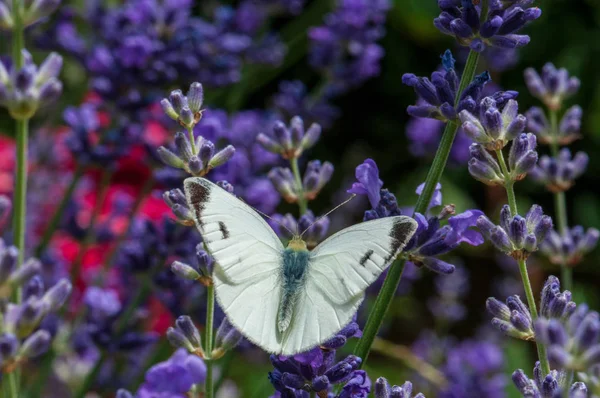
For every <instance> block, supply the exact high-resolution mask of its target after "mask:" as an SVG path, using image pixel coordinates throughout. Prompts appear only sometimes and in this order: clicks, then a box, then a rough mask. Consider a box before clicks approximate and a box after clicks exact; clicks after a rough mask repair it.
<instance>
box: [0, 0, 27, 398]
mask: <svg viewBox="0 0 600 398" xmlns="http://www.w3.org/2000/svg"><path fill="white" fill-rule="evenodd" d="M22 9H23V1H20V0H12V18H13V22H14V25H13V28H12V31H11V34H12V55H13V63H14V66H15V68H16V69H21V68H22V67H23V55H22V54H21V53H22V51H23V48H25V38H24V26H23V20H22V18H21V16H22V13H21V12H22ZM15 127H16V128H15V130H16V131H15V135H16V140H17V175H16V181H15V191H14V196H13V206H14V211H13V239H14V245H15V246H16V247H17V249H19V255H18V258H17V267H20V266H21V264H23V259H24V258H25V227H26V225H25V216H26V214H27V202H26V201H27V140H28V135H29V120H28V119H20V120H16V121H15ZM13 299H14V300H15V302H17V303H18V302H20V301H21V288H18V289H16V291H15V293H14V294H13ZM19 379H20V377H19V371H18V369H17V370H15V371H13V372H11V373H9V374H7V375H6V376H5V377H4V378H3V379H2V386H3V391H4V394H3V395H4V397H5V398H13V397H14V398H16V397H18V396H19V390H20V388H19V387H20V386H19V384H20V383H19Z"/></svg>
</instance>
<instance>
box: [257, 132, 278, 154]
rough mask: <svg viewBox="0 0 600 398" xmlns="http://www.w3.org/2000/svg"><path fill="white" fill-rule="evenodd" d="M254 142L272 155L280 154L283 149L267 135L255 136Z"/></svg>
mask: <svg viewBox="0 0 600 398" xmlns="http://www.w3.org/2000/svg"><path fill="white" fill-rule="evenodd" d="M256 141H257V142H258V143H259V144H260V145H261V146H262V147H263V148H265V149H266V150H267V151H269V152H272V153H282V152H283V147H282V146H281V145H279V143H278V142H276V141H274V140H272V139H271V138H269V137H268V136H267V135H265V134H263V133H260V134H259V135H257V136H256Z"/></svg>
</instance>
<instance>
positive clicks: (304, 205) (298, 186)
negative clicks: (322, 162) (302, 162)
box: [290, 157, 308, 215]
mask: <svg viewBox="0 0 600 398" xmlns="http://www.w3.org/2000/svg"><path fill="white" fill-rule="evenodd" d="M290 165H291V166H292V173H294V180H295V182H296V195H298V207H300V215H303V214H304V213H306V210H307V209H308V204H307V203H306V198H305V197H304V188H303V186H302V177H301V176H300V169H299V168H298V158H296V157H294V158H292V159H290Z"/></svg>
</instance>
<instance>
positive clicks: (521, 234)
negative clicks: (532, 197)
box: [477, 205, 552, 260]
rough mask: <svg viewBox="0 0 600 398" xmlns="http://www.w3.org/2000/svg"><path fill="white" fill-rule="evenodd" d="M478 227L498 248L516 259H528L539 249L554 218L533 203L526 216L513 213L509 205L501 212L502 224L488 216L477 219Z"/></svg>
mask: <svg viewBox="0 0 600 398" xmlns="http://www.w3.org/2000/svg"><path fill="white" fill-rule="evenodd" d="M477 227H478V228H479V230H480V231H481V233H482V234H483V236H485V237H486V239H488V240H489V241H490V242H491V243H492V244H493V245H494V246H495V247H496V248H497V249H498V250H500V251H501V252H503V253H505V254H507V255H509V256H511V257H513V258H514V259H515V260H523V259H526V258H527V257H528V256H529V255H530V254H531V253H533V252H534V251H536V250H537V249H538V245H539V244H540V243H541V242H543V241H544V238H545V237H546V233H547V232H548V231H549V230H550V229H551V228H552V219H551V218H550V217H549V216H545V215H544V214H543V210H542V208H541V207H540V206H538V205H533V206H532V207H531V209H530V210H529V212H528V213H527V214H526V215H525V217H521V216H520V215H518V214H517V215H513V214H512V213H511V211H510V208H509V206H508V205H504V207H502V210H501V212H500V225H494V223H492V222H491V221H490V220H489V219H488V218H487V217H486V216H483V215H482V216H481V217H479V219H478V220H477Z"/></svg>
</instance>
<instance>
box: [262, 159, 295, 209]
mask: <svg viewBox="0 0 600 398" xmlns="http://www.w3.org/2000/svg"><path fill="white" fill-rule="evenodd" d="M268 177H269V180H271V183H272V184H273V186H275V189H277V191H278V192H279V193H280V194H281V196H282V197H283V198H284V199H285V200H286V201H287V202H289V203H294V202H295V201H296V200H297V199H298V196H297V194H296V189H295V182H294V175H293V174H292V171H291V170H290V169H288V168H283V167H275V168H273V169H271V171H269V174H268Z"/></svg>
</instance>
